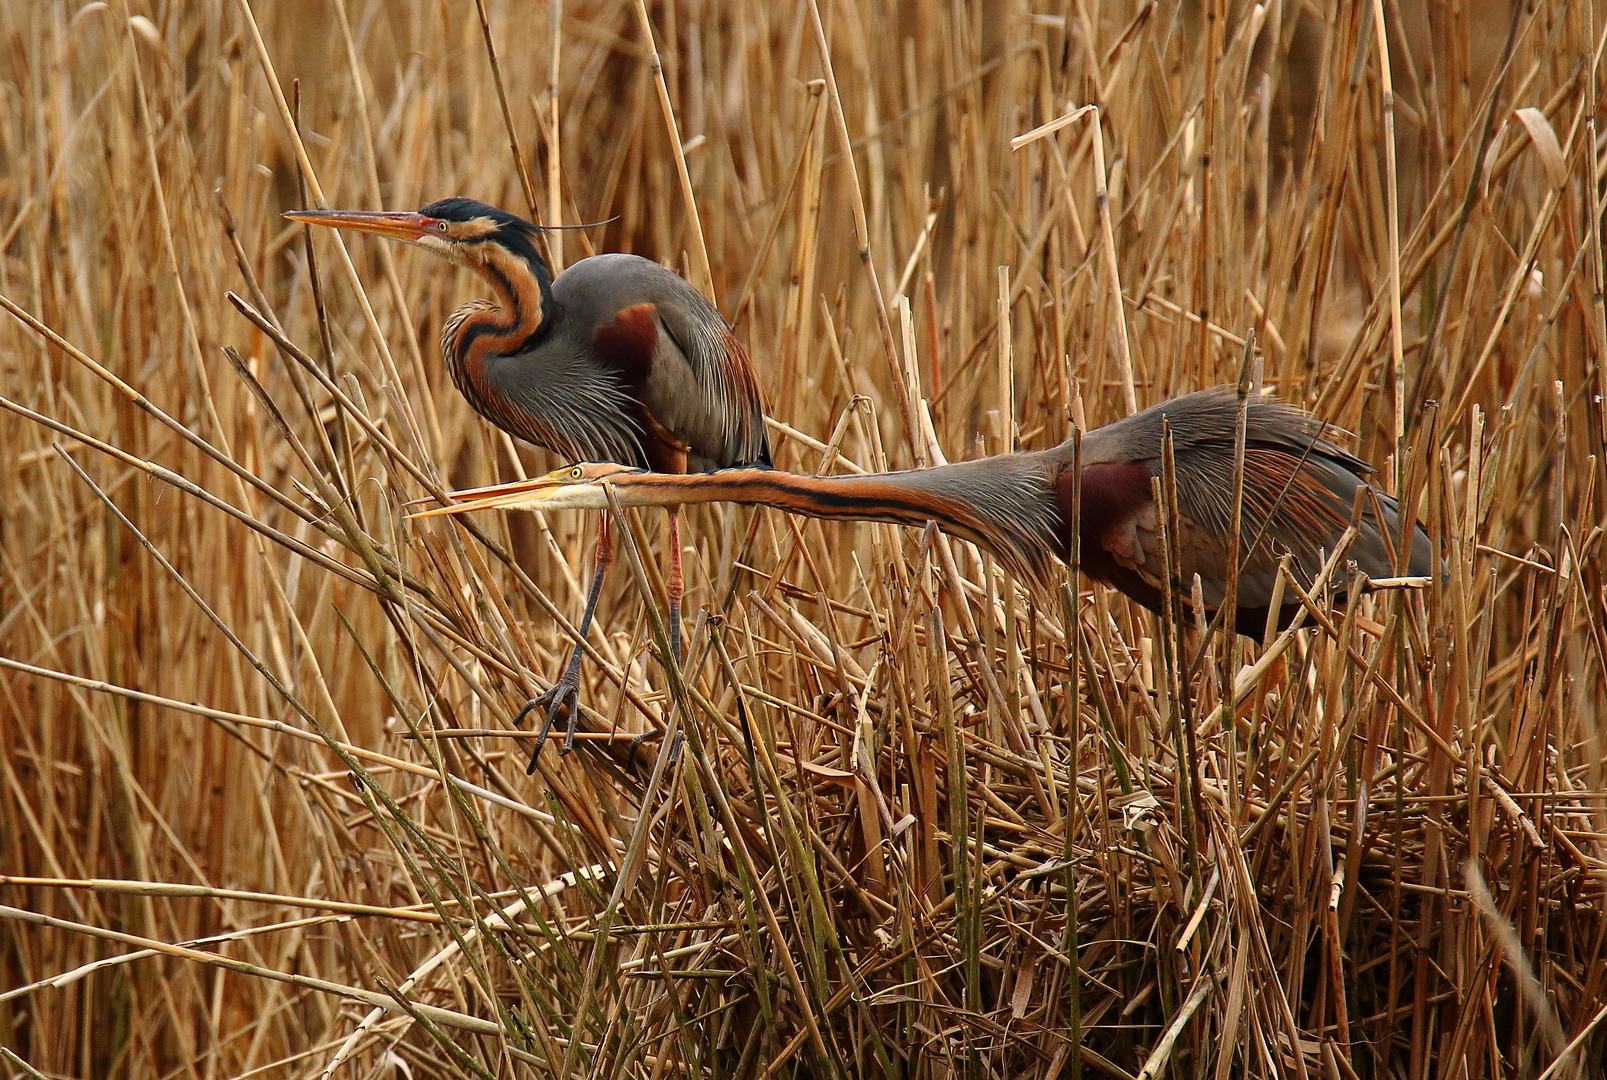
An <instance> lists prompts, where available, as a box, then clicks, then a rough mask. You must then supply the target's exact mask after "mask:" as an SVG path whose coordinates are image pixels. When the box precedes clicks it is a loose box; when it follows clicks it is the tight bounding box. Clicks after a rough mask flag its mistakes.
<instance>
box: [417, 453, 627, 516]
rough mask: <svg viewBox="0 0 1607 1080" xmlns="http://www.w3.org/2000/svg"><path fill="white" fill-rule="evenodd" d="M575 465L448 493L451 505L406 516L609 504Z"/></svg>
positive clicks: (589, 507) (590, 507) (591, 507)
mask: <svg viewBox="0 0 1607 1080" xmlns="http://www.w3.org/2000/svg"><path fill="white" fill-rule="evenodd" d="M573 468H574V467H573V466H571V467H570V468H565V469H558V470H556V471H554V472H550V473H548V474H547V475H545V476H537V477H534V478H532V479H529V480H515V481H513V482H512V483H508V484H495V485H493V486H491V487H482V488H468V489H466V490H464V491H454V492H451V493H450V494H449V498H451V499H452V505H450V506H435V507H431V508H430V509H428V510H420V511H418V512H417V513H413V514H409V515H407V516H408V517H410V518H427V517H440V516H442V515H445V514H467V513H472V512H473V511H475V510H496V509H499V508H502V509H509V510H601V509H604V508H605V507H607V505H608V496H607V495H605V494H604V493H603V489H602V486H601V484H600V483H599V482H597V481H596V480H591V479H580V478H577V477H575V476H574V475H573V472H572V471H571V470H572V469H573ZM628 471H635V470H628Z"/></svg>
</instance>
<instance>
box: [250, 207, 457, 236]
mask: <svg viewBox="0 0 1607 1080" xmlns="http://www.w3.org/2000/svg"><path fill="white" fill-rule="evenodd" d="M281 216H282V217H285V218H288V219H289V220H291V221H303V222H306V223H307V224H308V225H327V226H328V227H329V228H331V229H348V230H350V231H352V232H365V233H373V234H374V235H375V236H388V237H390V238H391V239H392V240H418V239H419V238H420V237H423V236H428V235H430V234H431V233H433V232H434V231H435V229H436V226H437V225H438V224H439V222H437V221H436V219H435V218H432V217H425V216H424V215H423V214H419V213H414V212H413V211H410V210H408V211H398V212H396V213H387V212H384V211H379V210H291V211H289V212H287V213H285V214H282V215H281Z"/></svg>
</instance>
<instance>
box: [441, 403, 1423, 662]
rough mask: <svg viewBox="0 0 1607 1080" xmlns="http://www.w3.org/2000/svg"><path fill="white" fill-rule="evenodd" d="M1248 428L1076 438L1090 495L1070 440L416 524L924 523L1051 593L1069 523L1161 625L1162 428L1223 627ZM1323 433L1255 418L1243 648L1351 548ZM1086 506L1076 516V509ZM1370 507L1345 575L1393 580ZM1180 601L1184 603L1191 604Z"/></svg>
mask: <svg viewBox="0 0 1607 1080" xmlns="http://www.w3.org/2000/svg"><path fill="white" fill-rule="evenodd" d="M1238 416H1239V400H1238V398H1237V396H1236V395H1235V394H1234V393H1233V392H1232V391H1231V390H1224V389H1213V390H1202V391H1198V392H1196V393H1192V394H1187V395H1184V396H1182V397H1179V398H1174V399H1172V400H1170V401H1163V402H1161V403H1159V404H1157V405H1152V406H1150V407H1149V408H1147V409H1145V410H1143V411H1142V412H1138V413H1135V414H1133V415H1132V416H1129V417H1126V418H1125V419H1122V420H1118V421H1116V422H1115V423H1113V424H1108V425H1106V426H1104V427H1101V428H1097V429H1095V430H1093V431H1090V432H1088V433H1087V434H1085V435H1084V436H1083V437H1082V448H1081V456H1080V461H1081V475H1080V481H1081V482H1080V485H1079V484H1078V483H1077V482H1076V481H1077V480H1078V479H1079V478H1078V477H1076V476H1074V475H1073V462H1074V460H1076V459H1077V455H1076V453H1075V451H1074V448H1073V442H1072V441H1071V440H1067V441H1066V442H1063V443H1061V444H1060V445H1059V446H1055V447H1052V448H1050V449H1047V450H1035V451H1026V452H1022V453H1013V454H999V455H997V456H994V457H986V458H980V459H978V460H975V461H964V462H956V463H954V464H951V465H940V466H936V467H934V468H929V469H912V470H908V471H904V472H890V473H872V474H868V475H840V476H806V475H801V474H796V473H787V472H780V471H777V470H774V469H751V468H734V469H722V470H720V471H717V472H713V473H709V474H706V475H701V476H665V475H656V474H654V473H650V472H645V471H643V470H640V469H632V468H627V467H624V466H620V465H617V464H600V463H583V464H576V465H571V466H568V467H567V468H563V469H558V470H556V471H554V472H551V473H548V474H547V475H546V476H543V477H539V478H536V479H533V480H528V481H523V482H519V483H513V484H502V485H498V486H497V487H493V488H481V489H477V490H474V491H465V492H459V493H457V494H455V495H454V496H453V498H454V505H452V506H449V507H441V508H437V509H433V510H428V511H425V512H424V513H423V514H420V515H417V516H431V515H437V514H461V513H468V512H471V511H475V510H482V509H491V508H496V507H504V508H509V509H529V510H559V509H599V508H603V507H606V506H607V494H606V492H605V490H604V488H605V486H606V487H608V488H612V490H613V493H614V496H615V498H616V499H617V500H618V502H619V504H620V505H621V506H663V505H675V504H687V503H707V502H734V503H747V504H752V505H760V506H772V507H776V508H777V509H780V510H785V511H787V512H789V513H793V514H802V515H806V516H809V517H817V518H828V519H843V520H853V521H885V522H891V523H894V524H899V525H913V526H922V525H924V524H925V523H926V522H928V521H931V522H935V523H936V524H937V527H938V528H939V529H941V530H943V531H944V532H946V533H949V534H951V535H953V536H957V537H959V538H961V539H964V540H970V541H973V542H975V543H977V544H979V545H981V546H982V547H984V548H986V549H988V550H989V551H991V552H993V553H994V554H995V555H996V556H998V557H999V559H1001V560H1002V561H1003V562H1004V564H1005V565H1006V566H1007V567H1009V568H1010V569H1011V570H1012V571H1013V572H1015V573H1016V574H1018V575H1019V576H1022V577H1026V578H1029V579H1032V580H1035V581H1038V582H1047V581H1048V579H1049V578H1050V576H1051V575H1052V573H1053V566H1054V564H1055V562H1056V560H1060V561H1064V560H1066V559H1067V557H1068V554H1069V552H1070V549H1071V539H1072V528H1073V522H1076V523H1077V526H1076V527H1077V529H1078V539H1079V541H1080V545H1079V546H1080V558H1081V565H1082V570H1083V572H1084V573H1085V574H1087V575H1088V576H1089V577H1091V578H1093V579H1094V580H1095V581H1099V582H1102V583H1103V584H1105V585H1109V586H1112V587H1114V588H1116V589H1118V590H1120V591H1121V592H1122V593H1124V594H1126V595H1127V596H1129V597H1131V598H1132V599H1134V600H1136V601H1137V602H1138V603H1140V604H1142V605H1143V606H1145V607H1147V608H1149V609H1150V610H1152V611H1157V612H1158V611H1160V610H1161V609H1162V599H1163V596H1164V593H1165V591H1166V589H1167V588H1168V584H1167V582H1166V580H1165V572H1164V570H1163V566H1164V565H1165V555H1164V552H1163V550H1162V538H1161V529H1160V525H1161V522H1160V517H1161V512H1160V509H1159V508H1158V507H1157V506H1156V504H1155V500H1154V496H1153V485H1152V483H1151V481H1152V480H1153V479H1155V478H1156V477H1158V476H1160V474H1161V467H1162V466H1161V455H1162V427H1163V418H1164V421H1165V422H1166V423H1168V424H1169V425H1170V428H1171V434H1172V442H1173V461H1174V467H1175V475H1176V480H1177V528H1178V536H1177V539H1176V542H1175V550H1176V551H1177V553H1178V557H1179V566H1178V567H1177V570H1178V571H1179V573H1178V575H1177V580H1179V581H1181V582H1183V583H1192V582H1193V580H1194V576H1195V575H1196V574H1198V575H1199V578H1200V585H1201V599H1202V601H1203V602H1204V604H1205V607H1206V609H1207V610H1206V614H1207V615H1208V616H1214V615H1215V613H1216V611H1217V609H1218V608H1219V607H1220V606H1221V604H1222V601H1223V599H1224V597H1225V595H1226V589H1227V576H1228V568H1229V563H1230V561H1231V559H1230V545H1231V543H1232V541H1231V536H1232V532H1231V530H1232V524H1231V522H1232V512H1233V507H1232V499H1233V491H1234V457H1235V452H1234V446H1235V435H1236V431H1237V424H1238ZM1330 430H1331V429H1329V428H1328V427H1327V426H1326V425H1324V424H1323V423H1322V421H1320V420H1317V419H1316V418H1315V417H1312V416H1311V415H1309V414H1308V413H1305V412H1303V411H1302V410H1300V409H1298V408H1295V407H1294V406H1292V405H1287V404H1283V403H1281V402H1277V401H1273V400H1271V399H1268V398H1264V397H1259V396H1257V397H1253V398H1252V399H1251V400H1250V401H1249V402H1248V403H1247V409H1246V416H1245V452H1244V486H1243V491H1244V496H1243V500H1242V503H1241V521H1240V530H1239V536H1240V549H1239V559H1238V587H1237V593H1236V604H1235V611H1236V615H1235V625H1236V629H1237V630H1238V631H1239V632H1240V633H1242V634H1247V635H1251V636H1255V637H1259V636H1260V635H1261V634H1262V632H1263V630H1264V628H1265V626H1266V624H1267V617H1268V615H1269V614H1276V617H1277V621H1278V622H1279V623H1280V624H1286V623H1287V621H1288V619H1289V618H1291V617H1292V616H1293V615H1294V612H1295V610H1296V608H1297V601H1293V600H1291V601H1290V602H1288V603H1286V604H1280V608H1279V610H1278V611H1277V612H1276V613H1273V612H1271V611H1270V610H1269V609H1270V608H1271V605H1272V604H1273V602H1274V597H1275V596H1277V595H1278V594H1279V590H1277V589H1276V588H1275V586H1276V584H1277V579H1278V574H1279V564H1280V562H1281V560H1282V558H1283V556H1284V555H1289V556H1291V557H1292V561H1293V566H1294V569H1295V572H1296V573H1298V574H1300V575H1301V576H1302V577H1304V579H1305V580H1307V581H1310V580H1312V579H1313V578H1314V577H1315V575H1316V574H1317V573H1318V572H1319V571H1320V570H1321V567H1322V563H1323V558H1324V555H1325V553H1330V552H1332V551H1333V550H1334V548H1335V547H1336V545H1337V544H1339V543H1340V542H1341V541H1342V540H1343V538H1344V535H1345V533H1346V531H1347V530H1348V529H1349V527H1350V525H1351V518H1352V511H1353V507H1354V506H1355V505H1356V501H1357V494H1358V492H1360V491H1361V490H1362V489H1363V488H1365V487H1367V486H1368V484H1367V479H1366V477H1367V475H1368V473H1369V472H1370V471H1371V470H1370V468H1369V466H1368V465H1367V464H1366V463H1365V462H1363V461H1361V460H1360V459H1358V458H1356V457H1355V456H1353V455H1351V454H1349V453H1347V452H1345V451H1344V450H1342V449H1340V448H1339V447H1338V446H1337V445H1335V444H1334V443H1333V442H1332V441H1330V440H1329V438H1328V437H1327V435H1328V432H1329V431H1330ZM1079 488H1080V492H1081V506H1080V507H1078V506H1074V505H1073V499H1074V498H1075V496H1074V494H1073V493H1074V492H1075V491H1077V490H1079ZM1361 505H1362V513H1361V520H1360V523H1359V528H1358V531H1357V533H1356V535H1355V537H1354V538H1353V540H1352V541H1351V544H1350V547H1349V549H1348V551H1347V552H1346V558H1347V559H1348V560H1349V561H1351V562H1353V563H1355V565H1356V568H1357V569H1358V570H1359V571H1360V572H1361V573H1363V574H1365V575H1367V576H1368V577H1371V578H1383V577H1393V576H1394V575H1395V573H1396V563H1395V558H1396V549H1397V547H1398V545H1399V544H1400V542H1401V538H1400V517H1399V511H1398V508H1397V506H1396V504H1395V501H1394V500H1393V499H1391V498H1389V497H1388V496H1385V495H1382V494H1376V495H1373V496H1372V497H1370V498H1363V499H1362V501H1361ZM1079 511H1080V512H1079ZM1403 554H1404V558H1403V559H1402V562H1403V563H1404V567H1405V570H1406V572H1407V573H1408V574H1411V575H1414V576H1424V575H1428V574H1429V573H1430V572H1431V568H1432V566H1433V553H1432V548H1431V545H1430V543H1429V537H1428V534H1427V532H1425V531H1424V530H1423V529H1422V528H1421V527H1417V528H1414V530H1413V532H1412V535H1411V537H1410V539H1409V542H1408V545H1407V550H1406V551H1405V552H1404V553H1403ZM1187 588H1188V585H1187V584H1185V589H1187ZM1179 599H1181V600H1182V601H1183V602H1185V603H1189V602H1190V597H1189V596H1188V595H1184V596H1181V597H1180V598H1179Z"/></svg>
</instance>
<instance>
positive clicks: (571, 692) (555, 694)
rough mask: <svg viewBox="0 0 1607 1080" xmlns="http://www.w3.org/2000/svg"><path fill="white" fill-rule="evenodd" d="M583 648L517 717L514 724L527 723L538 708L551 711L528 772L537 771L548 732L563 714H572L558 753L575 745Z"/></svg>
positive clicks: (538, 739)
mask: <svg viewBox="0 0 1607 1080" xmlns="http://www.w3.org/2000/svg"><path fill="white" fill-rule="evenodd" d="M579 698H580V650H579V649H576V650H575V655H574V657H573V658H572V659H571V660H570V661H569V663H568V665H567V666H565V668H564V673H563V674H562V675H561V676H559V678H558V681H557V682H555V683H553V684H552V686H551V687H549V688H548V689H547V690H546V691H544V692H542V693H540V694H537V695H536V696H535V697H533V698H531V699H530V700H529V701H527V702H525V704H524V708H522V709H520V710H519V714H518V715H517V716H515V717H514V718H513V723H514V726H515V727H517V726H519V725H520V724H523V723H524V720H525V717H526V716H529V715H530V714H531V713H533V712H535V711H536V710H538V709H544V710H546V713H547V718H546V721H545V722H544V723H543V724H542V725H541V733H540V734H539V735H537V736H536V748H535V750H533V751H531V754H530V764H529V765H528V766H526V767H525V774H526V775H527V776H528V775H529V774H531V773H533V772H535V771H536V759H537V758H539V757H540V756H541V748H542V747H543V746H545V745H546V743H547V736H548V735H549V734H550V733H551V732H552V728H553V725H554V724H555V723H557V721H558V718H559V717H560V716H563V715H566V714H567V716H568V720H567V723H566V725H565V727H564V744H563V746H562V747H560V748H559V750H558V756H559V757H563V756H564V755H565V754H567V753H569V751H570V750H573V749H574V747H575V724H576V722H577V721H578V720H579V719H580V702H579Z"/></svg>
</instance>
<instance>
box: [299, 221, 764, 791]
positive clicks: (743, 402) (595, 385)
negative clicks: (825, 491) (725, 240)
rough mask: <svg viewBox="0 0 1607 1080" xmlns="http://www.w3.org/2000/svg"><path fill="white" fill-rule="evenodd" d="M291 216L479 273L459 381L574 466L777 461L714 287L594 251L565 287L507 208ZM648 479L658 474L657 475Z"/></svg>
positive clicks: (528, 226) (555, 691)
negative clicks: (414, 249)
mask: <svg viewBox="0 0 1607 1080" xmlns="http://www.w3.org/2000/svg"><path fill="white" fill-rule="evenodd" d="M284 216H285V217H287V218H289V219H291V220H292V221H301V222H306V223H307V224H311V225H325V226H329V227H331V228H336V229H347V230H351V231H355V232H364V233H371V234H373V235H376V236H384V237H388V238H390V239H392V240H401V241H404V242H406V243H409V244H414V245H417V246H418V247H422V248H424V249H425V250H426V251H429V252H431V253H433V254H435V255H439V256H441V257H442V258H444V259H446V260H448V261H449V262H453V263H456V264H457V265H459V266H465V267H468V268H469V269H471V270H473V271H475V272H476V273H478V274H479V275H480V276H481V277H482V278H484V279H485V281H486V283H487V284H488V285H489V286H490V288H491V293H492V295H491V297H490V298H488V299H480V300H471V301H470V302H469V303H468V304H466V305H464V306H463V307H461V308H459V309H458V310H457V311H455V312H453V313H452V314H451V315H450V316H449V317H448V318H447V320H446V323H445V325H444V326H443V328H442V331H441V355H442V358H443V360H444V361H445V363H446V369H447V371H448V372H450V373H451V375H452V382H453V383H454V384H455V385H456V386H457V388H458V390H459V391H461V392H462V394H463V396H464V397H465V398H466V399H467V400H468V402H469V404H470V405H471V406H473V407H474V410H475V411H476V412H478V413H479V414H480V415H481V416H483V417H485V418H486V419H487V420H489V421H491V423H493V424H495V425H496V426H497V427H499V428H501V429H502V430H503V431H506V432H508V434H510V435H513V436H515V437H516V438H520V439H524V440H525V441H527V442H532V443H535V444H536V445H537V446H543V447H546V448H547V449H549V450H551V451H553V452H554V453H556V454H559V455H561V456H563V457H565V458H567V459H568V460H571V461H577V460H580V461H606V462H613V463H615V464H617V465H618V466H620V467H621V468H626V469H631V470H638V471H640V470H653V471H654V472H658V473H669V474H684V473H687V472H689V471H691V472H707V471H710V470H714V469H723V468H727V467H729V466H733V465H761V466H765V465H768V464H769V462H770V444H769V440H768V438H767V437H766V435H765V428H764V414H763V411H762V406H761V402H760V396H759V386H758V381H757V379H755V377H754V373H753V367H752V365H751V364H749V362H748V357H747V354H746V353H745V352H744V351H743V349H742V346H741V345H740V344H739V343H738V342H737V340H736V338H735V337H734V336H732V334H731V331H730V329H729V328H728V327H727V326H726V324H725V320H724V319H722V318H721V317H720V313H719V311H717V310H716V309H715V307H714V305H713V304H711V303H710V302H709V301H708V300H707V299H706V298H705V297H704V296H703V294H702V293H700V292H698V291H697V290H696V289H694V288H693V287H692V286H691V285H689V284H687V282H686V281H685V280H684V279H683V278H681V277H679V276H678V275H676V274H675V273H673V272H671V271H669V270H666V269H665V268H664V267H662V266H659V265H658V264H657V263H655V262H652V261H651V260H649V259H644V258H642V257H640V256H637V255H625V254H607V255H593V256H592V257H591V258H588V259H582V260H580V261H579V262H577V263H575V264H573V265H572V266H570V267H569V268H568V269H567V270H565V271H564V272H563V273H561V274H559V275H558V276H557V277H556V278H554V277H553V276H552V274H551V272H550V270H549V269H548V267H547V263H546V261H545V260H544V259H543V258H542V256H541V253H540V249H539V245H538V243H537V240H538V238H539V235H540V227H539V226H537V225H534V224H532V223H530V222H528V221H526V220H524V219H523V218H521V217H518V216H517V215H515V214H510V213H508V212H507V211H506V210H499V209H497V208H496V207H494V206H487V205H486V204H485V203H482V202H476V201H475V200H473V199H465V198H452V199H442V200H439V201H438V202H433V203H430V204H429V205H428V206H425V207H423V208H422V209H420V210H418V211H417V212H402V213H379V212H371V211H364V210H298V211H294V212H292V213H288V214H285V215H284ZM644 475H645V473H644ZM655 505H659V506H663V507H665V508H666V510H667V511H668V523H667V528H666V543H667V545H668V546H669V549H670V569H669V574H668V577H667V581H666V592H667V593H668V597H669V616H670V617H669V628H670V640H671V645H672V652H673V653H674V654H675V658H676V660H677V662H678V661H679V658H680V609H681V591H682V572H681V549H680V526H679V521H680V519H679V515H678V513H677V506H676V504H675V503H673V502H659V503H656V504H655ZM611 550H612V549H611V545H610V541H609V534H608V515H607V514H606V513H605V514H603V515H601V524H600V526H599V533H598V541H597V558H596V565H595V568H594V570H593V573H592V581H591V589H590V591H589V592H588V594H587V597H586V610H585V612H584V614H582V616H581V620H580V627H579V630H578V640H577V641H576V643H575V649H574V652H573V653H572V654H571V655H570V659H569V662H568V664H567V665H565V667H564V670H563V673H562V674H561V675H560V676H559V678H558V681H557V682H555V683H554V684H553V686H552V688H551V689H549V690H548V691H547V692H546V693H544V694H542V695H541V696H539V697H537V698H535V699H533V700H532V701H530V702H529V703H528V704H527V705H526V706H525V707H524V709H522V710H520V712H519V717H518V719H519V720H522V719H523V718H524V717H525V715H526V714H527V713H529V712H530V711H531V710H533V709H538V708H542V707H545V708H546V709H547V716H546V722H545V724H544V725H543V727H542V729H541V733H540V736H539V737H538V738H537V740H536V750H535V753H534V754H532V755H531V757H530V766H529V769H528V770H527V771H529V772H534V771H535V768H536V758H537V756H538V755H539V754H540V753H541V746H542V743H543V742H544V741H545V740H546V737H547V733H548V732H549V731H550V730H551V729H552V726H553V723H554V721H555V720H556V719H557V717H558V716H559V715H560V714H561V713H562V712H564V710H566V709H567V710H568V732H567V734H566V737H565V739H564V745H563V750H562V751H561V752H563V753H567V752H568V751H569V749H570V747H571V746H572V745H573V742H574V735H575V722H576V720H577V718H578V715H579V708H578V703H577V701H576V697H577V693H578V688H579V685H580V658H581V654H582V652H583V649H584V646H583V643H584V641H585V639H586V635H587V633H588V631H589V629H590V627H591V622H592V615H593V613H594V612H595V611H596V608H597V598H598V595H599V592H600V590H601V587H602V581H603V574H604V572H605V571H606V570H607V568H608V562H609V557H610V552H611Z"/></svg>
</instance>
